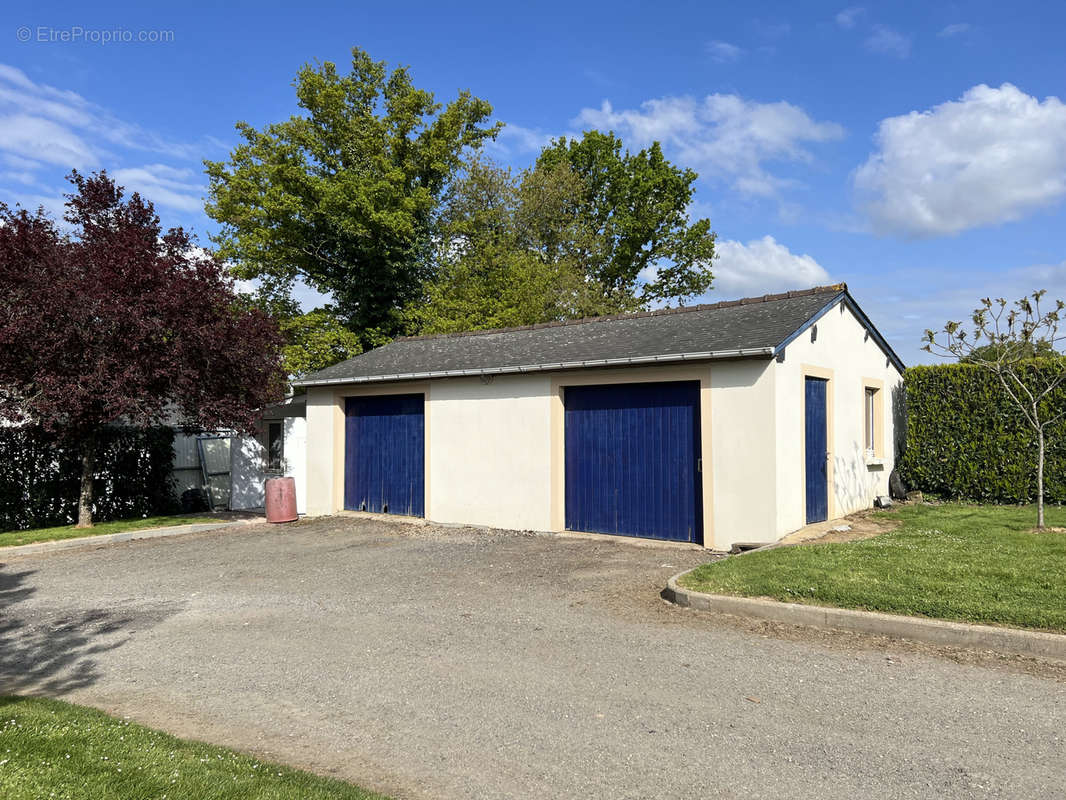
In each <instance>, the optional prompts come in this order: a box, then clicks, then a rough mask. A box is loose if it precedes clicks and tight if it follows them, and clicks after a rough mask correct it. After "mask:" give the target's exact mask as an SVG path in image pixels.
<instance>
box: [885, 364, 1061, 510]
mask: <svg viewBox="0 0 1066 800" xmlns="http://www.w3.org/2000/svg"><path fill="white" fill-rule="evenodd" d="M1026 369H1030V370H1040V371H1059V370H1062V369H1066V363H1064V362H1062V361H1058V360H1039V361H1033V362H1031V363H1030V364H1029V365H1027V367H1026ZM903 385H904V396H905V405H906V411H905V413H906V430H907V436H906V440H905V444H904V447H903V453H902V458H901V460H900V463H899V471H900V477H901V478H902V479H903V482H904V484H905V485H906V486H907V488H909V489H920V490H921V491H923V492H929V493H931V494H935V495H938V496H940V497H946V498H951V499H958V500H969V501H974V502H980V503H1029V502H1033V501H1035V500H1036V455H1037V452H1036V435H1035V434H1034V433H1033V431H1032V429H1031V428H1030V427H1029V426H1028V424H1027V423H1026V422H1025V420H1024V419H1023V418H1022V416H1021V412H1020V411H1018V410H1017V408H1016V407H1015V406H1014V404H1013V403H1012V401H1011V399H1010V397H1008V396H1007V393H1006V392H1005V391H1004V390H1003V387H1002V386H1001V385H1000V383H999V379H998V378H996V376H995V375H994V374H992V373H991V372H990V371H989V370H987V369H984V368H982V367H979V366H976V365H973V364H944V365H938V366H920V367H912V368H910V369H908V370H907V371H906V373H905V374H904V376H903ZM1064 407H1066V387H1060V388H1059V389H1058V390H1057V392H1056V393H1055V394H1054V395H1053V396H1052V397H1050V398H1049V400H1048V402H1047V410H1050V409H1051V408H1064ZM1045 439H1046V444H1047V452H1046V460H1045V464H1044V492H1045V494H1044V498H1045V500H1047V501H1049V502H1053V503H1061V502H1063V501H1066V420H1064V421H1063V422H1062V423H1060V424H1057V425H1056V426H1055V429H1054V430H1048V432H1047V434H1046V436H1045Z"/></svg>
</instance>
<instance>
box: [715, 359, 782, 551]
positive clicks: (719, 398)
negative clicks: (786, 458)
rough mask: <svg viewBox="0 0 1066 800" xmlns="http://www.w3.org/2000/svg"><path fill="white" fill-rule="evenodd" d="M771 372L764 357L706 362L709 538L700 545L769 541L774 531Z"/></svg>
mask: <svg viewBox="0 0 1066 800" xmlns="http://www.w3.org/2000/svg"><path fill="white" fill-rule="evenodd" d="M775 377H776V376H775V373H774V369H773V366H772V362H770V361H767V360H758V361H754V360H743V361H717V362H714V363H712V364H711V451H712V470H713V471H712V484H713V487H714V489H713V495H712V497H711V498H710V503H709V505H710V508H711V510H712V514H713V526H712V530H713V538H714V542H713V544H712V543H711V542H705V544H706V545H707V546H708V547H713V548H714V549H715V550H728V549H729V548H730V547H732V546H733V544H734V542H759V541H768V538H767V537H768V536H769V535H770V534H771V533H772V532H773V531H774V530H775V526H776V519H775V502H774V499H775V491H776V474H775V471H774V457H775V452H776V445H775V440H776V435H777V432H776V426H775V424H774V401H775V397H774V379H775ZM703 424H704V425H706V424H707V423H706V421H704V423H703ZM704 459H705V462H704V463H706V455H704ZM707 505H708V504H707V502H706V500H705V512H704V513H706V506H707Z"/></svg>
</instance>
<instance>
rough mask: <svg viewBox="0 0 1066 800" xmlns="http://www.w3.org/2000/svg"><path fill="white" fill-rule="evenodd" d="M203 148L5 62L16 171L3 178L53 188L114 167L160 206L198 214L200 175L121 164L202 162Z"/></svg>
mask: <svg viewBox="0 0 1066 800" xmlns="http://www.w3.org/2000/svg"><path fill="white" fill-rule="evenodd" d="M203 149H204V148H203V147H202V146H200V145H187V144H181V143H177V142H171V141H168V140H166V139H164V138H163V137H161V136H159V135H158V134H156V133H154V132H152V131H147V130H144V129H143V128H141V127H140V126H138V125H134V124H131V123H128V122H125V121H123V120H121V119H119V118H117V117H115V116H114V115H113V114H111V113H110V112H109V111H107V110H106V109H104V108H102V107H100V106H97V105H95V104H94V103H91V102H90V101H88V100H86V99H85V98H84V97H82V96H81V95H79V94H78V93H76V92H72V91H67V90H64V89H58V88H56V87H54V86H49V85H47V84H43V83H38V82H36V81H34V80H32V79H31V78H30V77H29V76H28V75H26V73H25V72H23V71H22V70H20V69H18V68H16V67H12V66H10V65H6V64H0V162H2V163H4V164H5V165H6V166H9V167H12V169H11V170H8V171H4V172H3V173H0V180H4V181H7V182H16V183H20V184H26V185H33V184H36V185H37V186H38V187H39V188H49V187H48V186H47V184H48V183H49V182H50V181H54V178H55V177H56V176H55V173H56V171H57V170H58V171H59V174H66V172H67V171H68V170H70V169H72V168H73V169H79V170H82V171H86V170H94V169H99V168H101V167H107V168H109V169H111V170H112V171H113V174H114V175H115V176H116V177H118V178H119V180H120V182H121V181H125V182H127V183H128V184H129V186H130V188H131V189H136V190H139V191H141V193H142V194H144V195H145V196H146V197H147V198H149V199H151V200H152V201H153V202H156V203H158V204H159V205H162V206H169V207H171V208H175V209H178V210H181V211H187V212H196V211H199V210H200V209H201V208H202V200H201V195H202V194H203V191H202V187H201V186H199V185H197V184H196V183H194V182H192V176H193V172H192V170H190V169H176V168H174V167H170V166H167V165H165V164H150V165H148V166H145V167H137V168H129V167H122V166H121V165H122V163H123V161H128V160H129V155H130V153H153V154H157V155H163V156H169V157H172V158H176V159H181V160H184V161H191V160H195V161H196V162H198V161H199V159H200V158H201V157H202V155H203ZM138 158H143V155H141V156H138ZM116 166H117V167H118V168H117V169H116V168H115V167H116ZM197 166H198V165H197ZM49 190H51V189H49ZM9 193H10V192H9ZM13 194H15V195H16V196H17V194H18V193H17V192H14V193H13ZM27 199H28V200H30V201H33V200H36V199H40V197H38V196H30V197H28V198H27ZM56 202H58V198H53V199H52V200H51V202H50V203H48V204H46V205H47V206H48V207H49V208H54V206H55V203H56Z"/></svg>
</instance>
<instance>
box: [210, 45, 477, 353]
mask: <svg viewBox="0 0 1066 800" xmlns="http://www.w3.org/2000/svg"><path fill="white" fill-rule="evenodd" d="M294 86H295V89H296V96H297V103H298V106H299V108H300V113H298V114H296V115H294V116H292V117H290V118H289V119H287V120H285V121H282V122H277V123H273V124H270V125H267V126H266V127H264V128H263V129H261V130H260V129H256V128H254V127H253V126H251V125H249V124H248V123H245V122H241V123H238V125H237V130H238V131H239V132H240V135H241V137H242V139H243V141H242V142H241V143H240V144H239V145H238V146H237V147H236V148H234V150H233V152H232V153H231V154H230V158H229V161H218V162H213V161H208V162H205V166H206V168H207V174H208V177H209V180H210V187H209V195H210V197H209V202H208V204H207V213H208V215H210V216H211V217H212V218H213V219H215V220H217V221H218V222H220V223H221V224H222V231H221V233H220V234H219V236H218V237H217V238H216V244H217V245H218V247H219V251H220V255H221V256H222V257H223V258H225V259H227V260H228V261H231V262H232V263H233V264H235V272H236V274H237V276H238V277H241V278H245V279H249V278H257V279H259V280H260V281H261V282H262V283H263V284H264V285H265V286H266V288H267V290H268V292H270V293H273V294H277V293H284V292H286V291H287V290H288V289H289V288H290V287H291V285H292V283H293V282H294V281H295V280H296V279H297V278H302V279H303V280H305V281H306V282H307V283H308V284H310V285H311V286H312V287H314V288H316V289H318V290H320V291H322V292H328V293H330V294H332V296H333V298H334V301H335V310H336V313H337V314H338V315H339V316H340V317H341V318H342V319H343V320H344V321H345V322H346V324H347V325H348V326H349V327H350V328H351V329H352V330H353V331H355V332H356V333H357V334H358V335H359V336H360V338H361V340H362V342H363V343H364V344H367V343H370V342H373V341H375V340H379V339H380V337H382V336H391V335H394V334H395V333H397V332H399V330H400V327H401V324H402V314H401V310H402V309H403V307H404V306H405V305H406V304H407V303H408V302H409V301H410V300H411V299H412V298H415V297H418V296H419V294H420V292H421V291H422V284H423V281H424V280H425V278H426V277H427V276H428V274H429V271H430V267H431V265H430V261H429V252H430V249H431V240H430V230H431V223H432V220H433V217H434V213H435V210H436V208H437V204H438V200H439V198H440V195H441V193H442V192H443V191H444V190H445V188H446V187H447V185H448V183H449V181H450V179H451V178H452V176H453V174H454V173H455V171H456V170H457V169H458V168H459V166H460V164H461V163H462V160H463V158H464V154H465V153H466V152H467V151H468V150H469V149H472V148H477V147H478V146H479V145H480V144H481V143H482V142H483V141H484V140H485V139H486V138H490V137H492V136H494V135H495V133H496V131H497V126H493V125H489V124H487V121H488V119H489V117H490V115H491V113H492V108H491V106H490V105H489V104H488V103H487V102H485V101H484V100H479V99H478V98H476V97H472V96H471V95H470V94H469V93H468V92H461V93H460V94H459V95H458V97H457V98H456V99H454V100H452V101H451V102H450V103H448V104H447V105H442V104H441V103H438V102H437V101H436V100H435V99H434V96H433V94H432V93H431V92H428V91H425V90H423V89H418V88H416V87H415V86H414V85H413V84H412V82H411V78H410V75H409V74H408V71H407V69H405V68H402V67H400V68H396V69H393V70H392V71H391V72H390V71H389V70H388V69H387V68H386V64H385V63H384V62H380V61H374V60H372V59H371V58H370V56H369V55H368V54H367V53H365V52H364V51H362V50H360V49H359V48H355V49H353V50H352V68H351V72H350V73H348V74H347V75H342V74H339V73H338V71H337V68H336V65H334V64H332V63H330V62H325V63H323V64H321V65H319V66H310V65H307V66H304V67H303V68H302V69H301V70H300V71H299V73H298V74H297V76H296V80H295V82H294Z"/></svg>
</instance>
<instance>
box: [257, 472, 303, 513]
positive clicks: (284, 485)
mask: <svg viewBox="0 0 1066 800" xmlns="http://www.w3.org/2000/svg"><path fill="white" fill-rule="evenodd" d="M265 494H266V514H267V522H292V521H294V520H296V519H297V518H298V516H299V515H298V514H297V513H296V481H295V479H293V478H267V482H266V489H265Z"/></svg>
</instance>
